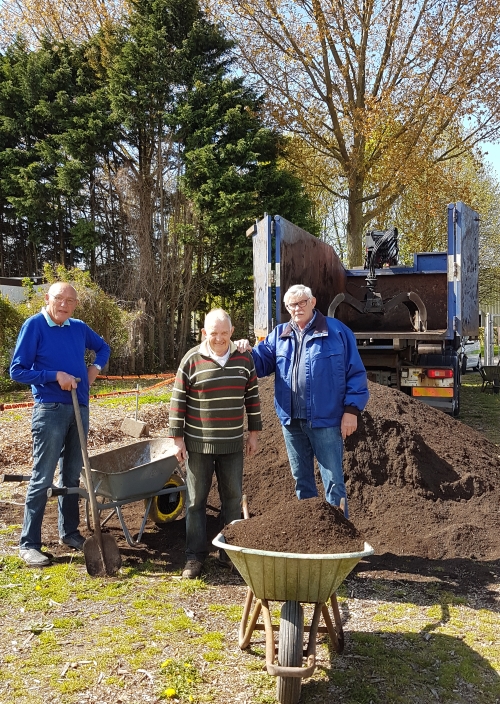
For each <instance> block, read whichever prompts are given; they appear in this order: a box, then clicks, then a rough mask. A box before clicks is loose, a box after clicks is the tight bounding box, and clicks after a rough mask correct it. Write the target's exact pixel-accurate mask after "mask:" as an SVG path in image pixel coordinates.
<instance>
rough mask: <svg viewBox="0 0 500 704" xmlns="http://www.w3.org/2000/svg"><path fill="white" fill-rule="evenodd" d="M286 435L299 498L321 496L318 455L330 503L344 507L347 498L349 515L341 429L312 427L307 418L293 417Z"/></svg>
mask: <svg viewBox="0 0 500 704" xmlns="http://www.w3.org/2000/svg"><path fill="white" fill-rule="evenodd" d="M282 430H283V437H284V438H285V445H286V450H287V453H288V459H289V461H290V467H291V469H292V475H293V478H294V479H295V493H296V494H297V498H298V499H311V498H312V497H313V496H317V495H318V490H317V488H316V481H315V479H314V457H315V456H316V459H317V460H318V466H319V471H320V473H321V479H322V481H323V486H324V488H325V497H326V500H327V501H328V503H329V504H332V505H333V506H340V499H342V498H344V499H345V501H346V503H345V515H346V517H348V515H349V514H348V510H347V494H346V488H345V484H344V473H343V471H342V456H343V454H344V443H343V441H342V435H341V433H340V428H339V427H336V428H311V427H309V426H308V424H307V421H305V420H299V419H293V420H292V421H291V422H290V425H283V426H282Z"/></svg>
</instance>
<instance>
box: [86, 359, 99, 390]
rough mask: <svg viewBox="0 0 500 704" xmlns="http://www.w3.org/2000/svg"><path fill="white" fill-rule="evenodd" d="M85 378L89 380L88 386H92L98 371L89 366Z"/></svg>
mask: <svg viewBox="0 0 500 704" xmlns="http://www.w3.org/2000/svg"><path fill="white" fill-rule="evenodd" d="M87 376H88V378H89V386H92V384H93V383H94V381H95V380H96V378H97V377H98V376H99V369H98V368H97V367H94V365H93V364H91V365H90V367H87Z"/></svg>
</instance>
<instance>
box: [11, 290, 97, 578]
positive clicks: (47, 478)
mask: <svg viewBox="0 0 500 704" xmlns="http://www.w3.org/2000/svg"><path fill="white" fill-rule="evenodd" d="M45 302H46V304H47V305H46V307H45V308H43V309H42V311H41V312H40V313H37V314H36V315H33V316H32V317H31V318H28V320H26V322H25V323H24V325H23V326H22V328H21V331H20V333H19V337H18V339H17V344H16V348H15V350H14V356H13V358H12V363H11V366H10V376H11V378H12V379H13V380H14V381H18V382H21V383H22V384H31V390H32V393H33V398H34V401H35V405H34V408H33V416H32V421H31V430H32V436H33V461H34V464H33V470H32V474H31V480H30V483H29V485H28V491H27V493H26V504H25V509H24V522H23V527H22V531H21V540H20V550H19V554H20V556H21V557H22V558H23V560H24V561H25V563H26V564H27V565H28V566H29V567H45V566H46V565H48V564H50V558H49V556H48V555H47V554H46V553H43V552H42V550H41V547H42V521H43V515H44V513H45V506H46V503H47V489H48V488H49V486H50V485H51V484H52V481H53V479H54V474H55V469H56V466H57V464H58V462H59V485H60V486H67V487H77V486H78V485H79V483H80V472H81V470H82V451H81V447H80V441H79V438H78V428H77V425H76V420H75V413H74V408H73V403H72V398H71V389H77V396H78V401H79V405H80V412H81V415H82V421H83V426H84V429H85V433H87V432H88V427H89V407H88V406H89V388H90V385H91V384H92V383H93V382H94V381H95V378H96V376H97V375H98V374H99V372H100V371H101V369H102V367H103V366H104V365H105V364H106V363H107V361H108V359H109V353H110V349H109V346H108V345H107V344H106V342H105V341H104V340H103V338H102V337H100V336H99V335H98V334H97V333H95V332H94V331H93V330H92V329H91V328H89V326H88V325H86V324H85V323H84V322H82V321H81V320H77V319H75V318H72V317H71V316H72V314H73V312H74V310H75V308H76V306H77V304H78V299H77V293H76V291H75V289H74V288H73V286H71V285H70V284H68V283H64V282H59V283H55V284H53V285H52V286H51V287H50V288H49V290H48V292H47V294H46V295H45ZM85 350H92V351H93V352H95V362H94V363H93V364H91V365H90V366H89V367H87V365H86V363H85ZM78 378H79V379H80V380H81V381H80V382H79V383H78V384H77V382H76V379H78ZM79 523H80V517H79V510H78V495H77V494H71V495H68V496H60V497H59V518H58V528H59V535H60V543H61V544H64V545H69V546H70V547H72V548H75V549H76V550H82V548H83V543H84V542H85V540H84V538H83V536H82V535H81V534H80V532H79V530H78V526H79Z"/></svg>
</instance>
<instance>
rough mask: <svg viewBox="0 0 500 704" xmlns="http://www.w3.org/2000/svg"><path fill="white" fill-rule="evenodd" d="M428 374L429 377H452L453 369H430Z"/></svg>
mask: <svg viewBox="0 0 500 704" xmlns="http://www.w3.org/2000/svg"><path fill="white" fill-rule="evenodd" d="M426 374H427V376H428V377H429V379H451V378H452V377H453V369H428V370H427V372H426Z"/></svg>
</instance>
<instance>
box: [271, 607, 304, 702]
mask: <svg viewBox="0 0 500 704" xmlns="http://www.w3.org/2000/svg"><path fill="white" fill-rule="evenodd" d="M303 649H304V610H303V609H302V606H301V605H300V603H299V602H298V601H285V603H284V604H283V606H282V607H281V618H280V630H279V642H278V664H279V665H281V666H282V667H301V666H302V652H303ZM277 679H278V683H277V688H276V690H277V691H276V698H277V700H278V701H279V702H281V704H297V702H298V701H299V699H300V689H301V687H302V678H301V677H278V678H277Z"/></svg>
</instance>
